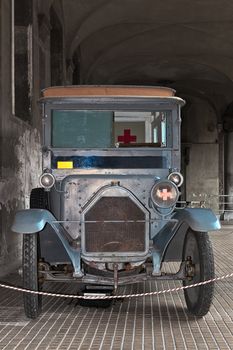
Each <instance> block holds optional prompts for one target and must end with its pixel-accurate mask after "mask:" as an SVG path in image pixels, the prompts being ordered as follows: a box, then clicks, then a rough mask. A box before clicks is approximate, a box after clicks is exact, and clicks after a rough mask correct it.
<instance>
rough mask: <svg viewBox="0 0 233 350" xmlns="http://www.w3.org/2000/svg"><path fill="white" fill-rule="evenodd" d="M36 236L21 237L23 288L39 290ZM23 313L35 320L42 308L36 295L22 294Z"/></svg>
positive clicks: (39, 297) (39, 298)
mask: <svg viewBox="0 0 233 350" xmlns="http://www.w3.org/2000/svg"><path fill="white" fill-rule="evenodd" d="M38 259H39V247H38V234H37V233H33V234H25V235H24V236H23V287H24V288H27V289H30V290H35V291H38V290H39V281H38ZM23 301H24V311H25V315H26V316H27V317H28V318H33V319H34V318H37V317H38V316H39V314H40V312H41V308H42V297H41V295H38V294H30V293H23Z"/></svg>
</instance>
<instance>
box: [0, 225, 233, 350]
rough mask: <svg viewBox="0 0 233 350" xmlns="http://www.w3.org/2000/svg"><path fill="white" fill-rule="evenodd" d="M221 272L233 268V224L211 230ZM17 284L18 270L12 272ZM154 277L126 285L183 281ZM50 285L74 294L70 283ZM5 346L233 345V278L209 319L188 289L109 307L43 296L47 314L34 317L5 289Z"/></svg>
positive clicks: (1, 314) (0, 334) (0, 294)
mask: <svg viewBox="0 0 233 350" xmlns="http://www.w3.org/2000/svg"><path fill="white" fill-rule="evenodd" d="M210 237H211V239H212V242H213V245H214V250H215V262H216V275H217V276H221V275H223V274H227V273H231V272H232V271H233V253H232V252H233V226H224V228H223V229H222V230H221V231H220V232H218V233H211V234H210ZM170 268H173V267H172V266H171V267H170ZM5 280H9V281H10V282H11V283H16V282H18V283H19V282H20V281H19V280H18V281H17V277H16V275H10V276H7V278H6V279H5ZM179 285H180V283H179V282H173V281H172V282H171V281H170V282H167V281H163V282H158V283H156V282H150V283H145V284H138V285H134V286H132V287H127V288H125V289H122V292H126V293H130V292H143V291H151V290H156V289H158V290H161V289H167V288H170V287H171V288H172V287H174V286H179ZM47 288H48V290H50V291H56V292H60V293H66V292H69V293H71V292H72V293H74V292H75V287H74V286H73V287H72V289H71V288H70V287H69V286H67V285H65V284H62V285H54V284H51V285H48V287H47ZM0 349H1V350H3V349H4V350H13V349H22V350H26V349H28V350H34V349H40V350H42V349H51V350H52V349H60V350H63V349H64V350H65V349H70V350H78V349H82V350H84V349H88V350H89V349H93V350H94V349H96V350H97V349H98V350H99V349H104V350H105V349H106V350H109V349H116V350H119V349H124V350H128V349H146V350H149V349H156V350H157V349H166V350H167V349H178V350H180V349H211V350H212V349H221V350H222V349H233V278H231V279H227V280H224V281H221V282H218V283H217V284H216V288H215V297H214V302H213V305H212V308H211V311H210V312H209V313H208V314H207V316H205V317H204V318H203V319H197V318H195V317H192V316H190V315H188V313H187V312H186V308H185V302H184V298H183V292H175V293H170V294H166V295H159V296H149V297H143V298H134V299H133V298H132V299H125V300H123V301H116V302H115V303H114V304H113V305H112V306H111V307H109V308H107V309H101V308H99V309H97V308H87V307H81V306H80V305H76V302H75V301H69V300H67V299H57V298H51V297H44V298H43V313H42V315H41V316H40V317H39V318H38V319H37V320H28V319H27V318H26V317H25V316H24V312H23V308H22V296H21V294H20V293H18V292H13V291H9V290H6V289H0Z"/></svg>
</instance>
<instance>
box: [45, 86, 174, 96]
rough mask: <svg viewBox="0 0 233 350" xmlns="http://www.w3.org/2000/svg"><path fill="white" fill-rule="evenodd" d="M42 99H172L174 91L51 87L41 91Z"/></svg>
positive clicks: (141, 88)
mask: <svg viewBox="0 0 233 350" xmlns="http://www.w3.org/2000/svg"><path fill="white" fill-rule="evenodd" d="M42 93H43V97H45V98H51V97H82V96H86V97H89V96H93V97H97V96H138V97H172V96H174V95H175V90H173V89H170V88H167V87H152V86H117V85H115V86H94V85H92V86H91V85H79V86H75V85H74V86H53V87H49V88H46V89H44V90H43V92H42Z"/></svg>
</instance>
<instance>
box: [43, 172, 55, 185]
mask: <svg viewBox="0 0 233 350" xmlns="http://www.w3.org/2000/svg"><path fill="white" fill-rule="evenodd" d="M39 182H40V185H41V186H42V187H44V188H51V187H53V185H54V184H55V178H54V176H53V175H52V174H50V173H44V174H42V175H41V176H40V179H39Z"/></svg>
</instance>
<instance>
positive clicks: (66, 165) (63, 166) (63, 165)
mask: <svg viewBox="0 0 233 350" xmlns="http://www.w3.org/2000/svg"><path fill="white" fill-rule="evenodd" d="M73 167H74V164H73V161H68V162H62V161H58V162H57V169H73Z"/></svg>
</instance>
